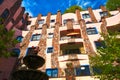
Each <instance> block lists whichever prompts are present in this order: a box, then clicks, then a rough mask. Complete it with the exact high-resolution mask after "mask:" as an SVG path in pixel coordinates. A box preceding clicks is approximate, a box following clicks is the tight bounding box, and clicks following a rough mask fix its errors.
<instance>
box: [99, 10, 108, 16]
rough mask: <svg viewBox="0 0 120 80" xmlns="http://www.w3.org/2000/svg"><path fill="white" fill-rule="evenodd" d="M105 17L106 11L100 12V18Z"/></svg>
mask: <svg viewBox="0 0 120 80" xmlns="http://www.w3.org/2000/svg"><path fill="white" fill-rule="evenodd" d="M107 15H108V12H107V11H104V12H100V16H101V17H104V16H107Z"/></svg>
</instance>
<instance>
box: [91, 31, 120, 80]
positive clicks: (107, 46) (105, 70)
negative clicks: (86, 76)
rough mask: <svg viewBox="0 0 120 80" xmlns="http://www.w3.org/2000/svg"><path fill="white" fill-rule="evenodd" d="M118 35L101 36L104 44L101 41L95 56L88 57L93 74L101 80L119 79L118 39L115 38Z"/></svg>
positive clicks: (119, 42) (119, 54)
mask: <svg viewBox="0 0 120 80" xmlns="http://www.w3.org/2000/svg"><path fill="white" fill-rule="evenodd" d="M118 34H119V33H117V34H111V33H110V34H109V35H107V36H104V35H103V38H104V42H103V41H102V43H101V44H102V45H101V47H99V48H98V49H97V55H96V56H92V57H90V63H91V66H92V67H93V71H94V74H95V75H97V76H98V77H99V78H100V79H101V80H113V79H115V80H118V79H120V38H117V35H118ZM100 42H101V41H100Z"/></svg>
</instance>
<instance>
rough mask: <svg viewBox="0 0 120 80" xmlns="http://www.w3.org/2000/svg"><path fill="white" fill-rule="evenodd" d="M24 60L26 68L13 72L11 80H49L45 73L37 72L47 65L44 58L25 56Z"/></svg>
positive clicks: (32, 55) (33, 55)
mask: <svg viewBox="0 0 120 80" xmlns="http://www.w3.org/2000/svg"><path fill="white" fill-rule="evenodd" d="M22 60H23V63H24V64H25V66H24V67H21V66H20V68H18V70H16V71H15V72H13V74H12V78H11V80H49V77H48V76H47V74H46V73H45V72H42V71H40V70H37V68H39V67H42V66H43V64H44V63H45V60H44V59H43V58H42V57H40V56H38V55H36V54H31V55H27V56H25V57H24V58H23V59H22Z"/></svg>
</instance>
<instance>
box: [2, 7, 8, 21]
mask: <svg viewBox="0 0 120 80" xmlns="http://www.w3.org/2000/svg"><path fill="white" fill-rule="evenodd" d="M9 15H10V11H9V10H8V9H5V10H4V11H3V13H2V14H1V18H3V19H4V20H5V19H7V18H8V17H9Z"/></svg>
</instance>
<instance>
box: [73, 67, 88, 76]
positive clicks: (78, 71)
mask: <svg viewBox="0 0 120 80" xmlns="http://www.w3.org/2000/svg"><path fill="white" fill-rule="evenodd" d="M75 75H76V76H90V69H89V65H84V66H80V67H78V68H75Z"/></svg>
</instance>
